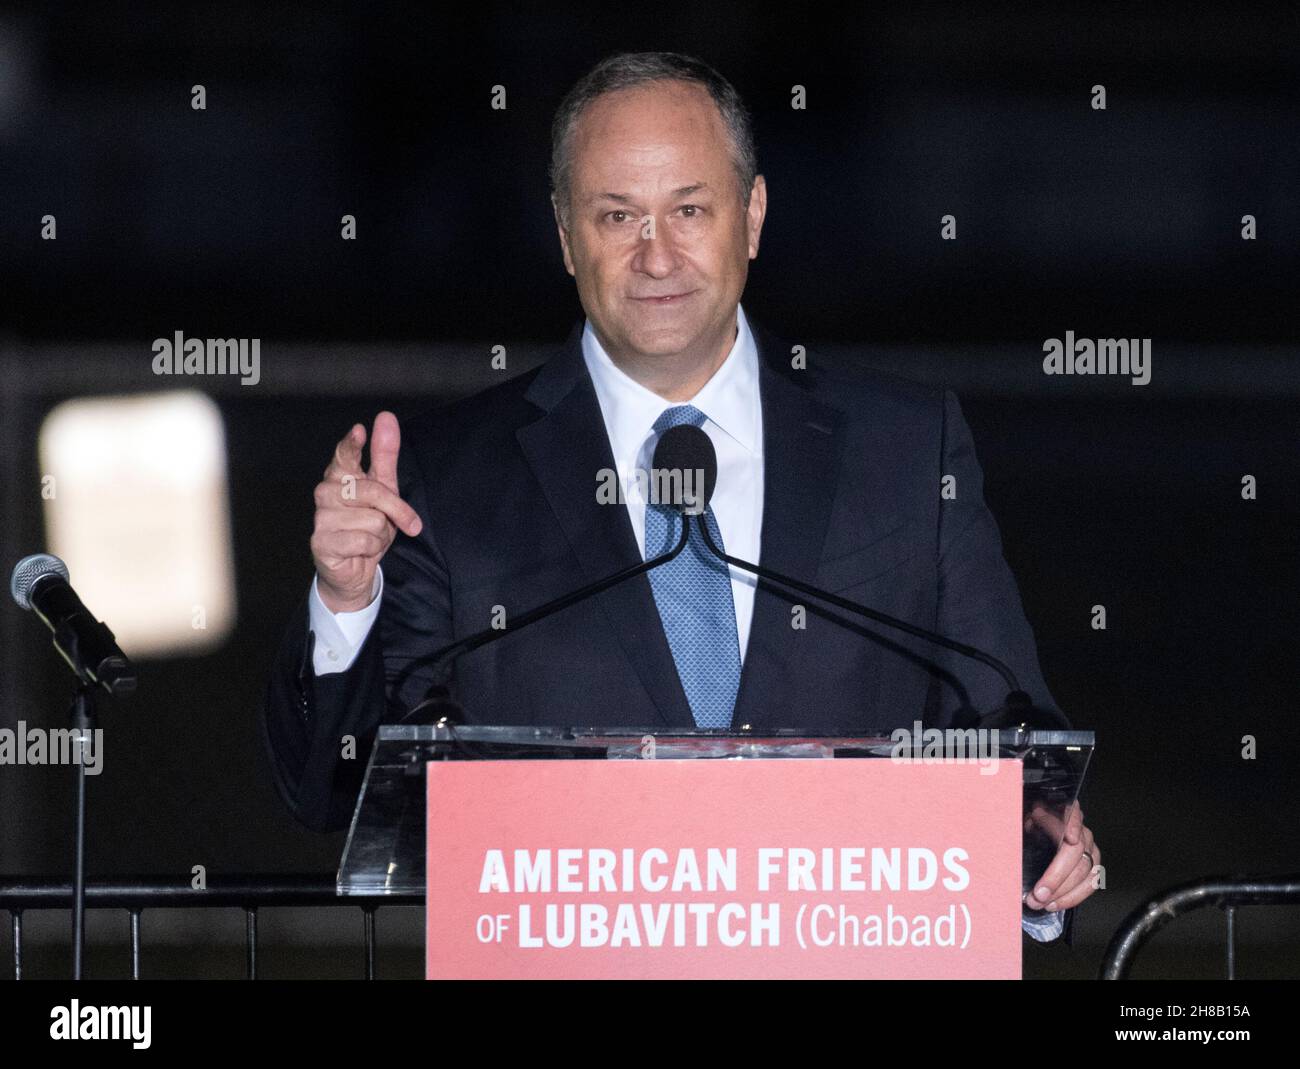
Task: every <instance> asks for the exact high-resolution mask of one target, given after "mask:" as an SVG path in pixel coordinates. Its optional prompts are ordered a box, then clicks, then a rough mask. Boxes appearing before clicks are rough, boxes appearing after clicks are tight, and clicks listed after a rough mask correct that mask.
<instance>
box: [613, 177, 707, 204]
mask: <svg viewBox="0 0 1300 1069" xmlns="http://www.w3.org/2000/svg"><path fill="white" fill-rule="evenodd" d="M708 189H709V184H708V183H707V182H696V183H695V184H694V185H690V186H682V187H680V188H679V189H674V190H673V191H672V194H671V195H672V196H673V197H689V196H690V195H691V194H692V193H706V192H708ZM591 199H592V200H593V201H597V200H612V201H615V202H617V203H618V204H631V203H632V198H631V197H629V196H628V195H627V194H626V193H593V194H592V196H591Z"/></svg>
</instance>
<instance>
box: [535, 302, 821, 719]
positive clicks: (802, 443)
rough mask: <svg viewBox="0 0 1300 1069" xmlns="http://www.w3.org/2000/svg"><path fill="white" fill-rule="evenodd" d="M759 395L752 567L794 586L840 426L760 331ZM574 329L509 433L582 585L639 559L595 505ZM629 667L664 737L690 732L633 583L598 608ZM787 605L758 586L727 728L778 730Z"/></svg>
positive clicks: (646, 590)
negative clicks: (530, 407)
mask: <svg viewBox="0 0 1300 1069" xmlns="http://www.w3.org/2000/svg"><path fill="white" fill-rule="evenodd" d="M749 323H750V328H751V330H752V331H753V333H754V341H755V344H756V345H757V347H758V357H759V395H760V399H761V404H762V408H763V523H762V547H761V556H760V561H759V563H760V564H762V565H763V566H765V567H769V568H772V569H774V570H776V571H778V572H783V573H785V574H787V575H789V576H791V577H793V578H796V579H800V578H802V579H806V580H809V581H811V580H812V579H813V578H815V575H816V571H817V562H818V560H820V558H821V548H822V543H823V542H824V541H825V537H826V528H827V524H828V523H829V522H830V514H831V504H832V502H833V500H834V494H835V474H836V471H837V461H838V456H839V440H838V416H837V413H836V412H835V410H834V409H832V408H830V407H828V406H827V405H824V404H822V403H820V402H818V401H816V400H815V399H814V398H813V397H812V395H811V394H810V393H809V392H808V390H807V388H806V386H805V385H804V384H803V383H802V382H801V381H800V380H799V379H798V376H800V375H809V374H812V372H809V371H794V370H793V369H791V368H789V367H788V365H787V358H786V355H785V354H786V353H788V351H789V349H788V347H787V346H785V345H784V344H783V343H782V342H780V341H779V340H778V339H777V338H776V337H775V336H773V335H771V334H769V333H768V332H767V331H766V330H764V329H763V328H761V327H760V326H758V325H757V324H756V323H755V322H754V320H753V318H752V317H750V319H749ZM582 329H583V323H582V321H579V322H578V324H577V325H576V326H575V327H574V328H573V330H572V331H571V332H570V334H569V337H568V339H567V341H566V342H565V343H564V346H563V348H562V349H561V351H560V352H559V353H558V354H557V355H556V356H555V357H553V358H552V359H550V360H549V361H547V363H546V364H544V365H543V366H542V368H541V369H540V371H539V372H538V375H537V378H535V379H534V380H533V383H532V385H531V386H530V387H529V389H528V391H527V393H526V394H525V396H526V397H527V399H528V400H529V401H531V402H532V403H533V404H535V405H537V406H538V407H539V408H541V409H542V411H543V415H542V416H541V418H540V419H538V420H536V421H535V422H533V423H530V424H528V425H526V426H524V427H521V428H520V429H519V430H518V431H517V432H516V436H517V438H518V441H519V444H520V446H521V448H522V449H523V451H524V456H525V457H526V458H527V461H528V464H529V466H530V467H531V469H532V471H533V474H534V475H535V477H536V478H537V481H538V482H539V484H540V485H541V487H542V491H543V493H544V495H545V497H546V499H547V501H548V502H549V504H550V506H551V510H552V511H553V512H554V513H555V517H556V519H557V520H558V521H559V524H560V527H561V528H562V529H563V531H564V533H565V536H566V538H567V539H568V541H569V544H570V546H571V547H572V549H573V552H574V554H575V555H576V556H577V558H578V560H579V562H580V563H581V566H582V570H583V573H584V576H585V579H586V580H587V581H589V582H594V581H595V580H597V579H603V578H604V577H606V576H608V575H612V574H613V573H614V572H616V571H618V570H619V569H621V568H626V567H628V566H629V565H631V564H634V563H636V562H637V561H638V560H640V559H641V557H640V554H639V552H638V550H637V544H636V535H635V533H634V532H633V530H632V523H631V519H630V518H629V516H628V513H627V509H626V508H625V507H623V506H621V505H619V506H610V505H602V504H600V503H599V502H598V501H597V499H596V475H597V472H599V471H600V470H602V469H609V470H613V468H614V456H613V453H612V451H611V449H610V445H609V436H608V434H607V433H606V431H605V422H604V418H603V416H602V415H601V411H600V403H599V402H598V400H597V399H596V392H595V389H594V387H593V386H592V384H591V378H590V376H589V375H588V374H587V369H586V365H585V363H584V361H583V358H582ZM596 601H597V603H598V604H600V605H601V607H602V608H603V610H604V611H605V613H606V614H607V615H608V617H609V621H610V627H611V629H612V630H613V632H614V633H615V634H616V635H617V636H618V639H619V641H620V643H621V644H622V647H623V651H624V653H625V654H626V655H627V658H628V661H629V662H630V663H631V664H632V667H633V668H634V669H635V671H636V674H637V676H638V678H639V679H640V680H641V683H642V685H643V686H644V687H645V689H646V692H647V693H648V694H649V695H650V698H651V701H652V702H653V705H654V708H655V711H656V712H657V713H658V715H659V718H660V719H661V720H662V722H663V723H664V724H665V725H667V726H669V727H677V728H685V727H691V726H693V725H694V719H693V718H692V716H691V709H690V705H689V703H688V702H687V701H686V693H685V691H684V690H683V689H682V685H681V679H680V677H679V676H678V674H677V666H676V664H675V663H674V661H673V655H672V650H671V649H670V648H669V645H668V639H667V638H666V636H665V634H664V629H663V622H662V621H661V620H660V618H659V610H658V608H657V607H656V605H655V601H654V595H653V593H652V592H651V589H650V582H649V580H648V579H647V578H646V577H645V576H644V575H640V576H637V577H636V578H635V579H631V580H628V581H626V582H624V583H622V584H620V585H619V586H617V587H614V588H613V589H612V590H608V591H606V592H605V593H603V594H601V595H599V596H598V597H597V598H596ZM789 632H790V603H789V602H788V601H787V600H783V599H782V598H780V597H777V596H775V595H774V594H773V593H772V592H771V590H770V589H769V588H768V586H767V584H766V583H764V582H761V581H760V583H759V586H758V590H757V591H756V594H755V598H754V615H753V619H752V621H751V624H750V638H749V646H748V649H747V651H746V654H745V663H744V667H743V669H742V671H741V677H740V690H739V693H738V694H737V698H736V709H735V713H734V715H733V718H732V725H733V727H739V726H740V725H742V724H748V723H755V724H764V725H767V726H775V725H778V724H779V725H780V726H790V725H788V724H784V723H781V718H782V716H783V710H784V709H786V708H787V707H788V705H789V696H790V695H791V693H792V690H791V688H792V687H793V686H795V685H796V684H795V680H794V679H793V678H792V671H793V670H794V669H797V665H796V664H795V663H794V658H793V657H792V656H791V645H792V644H791V642H790V633H789Z"/></svg>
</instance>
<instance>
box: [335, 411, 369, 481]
mask: <svg viewBox="0 0 1300 1069" xmlns="http://www.w3.org/2000/svg"><path fill="white" fill-rule="evenodd" d="M365 444H366V428H365V427H364V426H363V425H362V424H360V423H354V424H353V425H352V429H351V430H350V431H348V433H347V434H345V435H344V436H343V437H342V438H340V439H339V444H338V445H336V446H335V447H334V459H333V461H331V463H330V468H332V469H334V470H336V471H340V472H346V473H348V474H350V475H362V474H364V473H363V472H362V470H361V447H362V446H363V445H365Z"/></svg>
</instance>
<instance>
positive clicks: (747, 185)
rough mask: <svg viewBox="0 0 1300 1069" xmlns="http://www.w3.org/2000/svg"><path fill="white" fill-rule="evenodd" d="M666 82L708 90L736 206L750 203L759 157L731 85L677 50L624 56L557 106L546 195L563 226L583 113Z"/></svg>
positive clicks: (606, 63) (605, 64) (607, 62)
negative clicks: (602, 100) (730, 167)
mask: <svg viewBox="0 0 1300 1069" xmlns="http://www.w3.org/2000/svg"><path fill="white" fill-rule="evenodd" d="M668 81H676V82H692V83H694V84H696V85H702V86H704V88H705V89H707V90H708V91H709V96H711V97H712V98H713V102H714V103H715V104H716V105H717V107H718V111H719V113H720V114H721V116H722V124H723V126H724V127H725V128H726V131H727V135H728V138H729V139H730V141H731V158H732V162H733V164H734V166H735V169H736V181H737V184H738V186H739V189H740V202H741V203H742V204H746V205H747V204H748V203H749V194H750V190H752V189H753V188H754V178H755V177H756V176H757V174H758V157H757V155H756V154H755V152H754V134H753V130H752V129H751V126H750V118H749V112H748V111H747V110H746V109H745V103H744V101H743V100H741V99H740V94H739V93H737V92H736V89H735V87H734V86H733V85H732V84H731V83H730V82H729V81H727V79H726V78H724V77H723V76H722V75H721V74H719V73H718V72H717V71H715V70H714V69H713V68H712V67H710V66H709V65H708V64H707V63H703V62H701V61H700V60H698V59H695V58H693V57H691V56H684V55H681V54H680V53H678V52H623V53H620V54H619V55H615V56H610V57H608V58H607V59H603V60H601V61H600V62H599V63H598V64H596V66H595V67H593V68H592V69H591V70H590V71H588V72H587V74H585V75H584V76H583V77H582V78H581V79H580V80H579V81H578V83H577V84H576V85H575V86H574V87H573V88H572V89H570V90H569V92H568V93H567V94H566V96H565V97H564V99H563V100H562V101H561V102H560V106H559V108H558V109H556V112H555V120H554V122H552V124H551V195H552V196H553V197H554V198H555V203H556V207H557V209H558V211H559V214H560V222H561V223H562V224H563V225H564V226H565V227H566V228H567V227H568V225H569V206H570V204H569V202H570V197H571V195H572V191H571V189H570V183H571V180H572V177H573V134H574V131H575V130H576V128H577V125H578V119H579V117H580V116H581V115H582V112H583V111H584V109H586V107H587V105H588V104H590V103H591V102H592V101H593V100H595V99H596V98H597V97H599V96H603V95H604V94H606V93H612V92H614V91H615V90H618V89H631V88H633V87H635V86H639V85H647V84H649V83H651V82H668Z"/></svg>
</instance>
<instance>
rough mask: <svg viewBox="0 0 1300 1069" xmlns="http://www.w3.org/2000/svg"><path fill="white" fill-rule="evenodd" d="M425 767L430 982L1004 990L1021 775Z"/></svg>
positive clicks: (1013, 914) (625, 764) (764, 763)
mask: <svg viewBox="0 0 1300 1069" xmlns="http://www.w3.org/2000/svg"><path fill="white" fill-rule="evenodd" d="M993 767H994V769H995V770H996V774H993V775H990V774H989V768H988V767H987V766H986V767H984V768H983V770H981V766H980V765H978V764H977V763H974V762H971V763H922V762H920V761H917V762H916V763H912V764H908V763H896V762H893V761H890V760H883V759H882V760H875V759H858V760H854V759H840V760H833V759H789V758H782V759H771V760H724V761H711V760H641V761H638V760H613V761H599V760H592V761H508V760H501V761H493V760H489V761H434V762H430V764H429V766H428V801H429V818H428V856H427V866H428V900H427V926H426V951H425V954H426V975H427V976H428V977H430V978H458V979H484V978H517V979H560V978H564V979H605V978H626V979H684V978H744V979H760V978H834V979H849V978H883V977H898V978H908V979H912V978H916V979H920V978H925V979H935V978H956V977H963V978H969V977H987V978H998V979H1018V978H1019V977H1020V943H1021V928H1020V916H1021V914H1020V864H1021V826H1020V811H1021V771H1022V770H1021V766H1020V763H1019V762H1018V761H1001V762H998V763H997V764H996V765H995V766H993Z"/></svg>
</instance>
